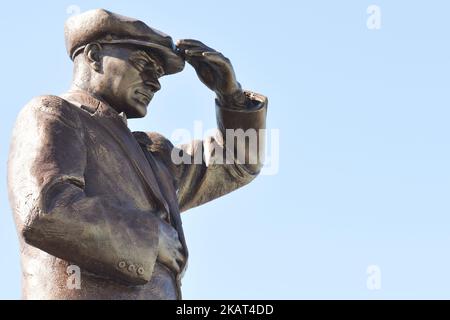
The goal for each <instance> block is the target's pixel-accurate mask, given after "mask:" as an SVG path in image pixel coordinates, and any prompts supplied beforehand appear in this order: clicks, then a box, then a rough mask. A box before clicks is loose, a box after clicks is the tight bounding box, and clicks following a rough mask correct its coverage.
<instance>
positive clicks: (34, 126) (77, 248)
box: [8, 96, 159, 285]
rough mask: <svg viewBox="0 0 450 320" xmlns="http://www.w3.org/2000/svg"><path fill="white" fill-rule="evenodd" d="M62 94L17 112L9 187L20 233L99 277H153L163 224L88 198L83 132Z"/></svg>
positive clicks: (107, 199)
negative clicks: (159, 224)
mask: <svg viewBox="0 0 450 320" xmlns="http://www.w3.org/2000/svg"><path fill="white" fill-rule="evenodd" d="M79 120H80V119H79V118H78V116H77V113H76V112H75V110H74V109H73V107H72V106H70V105H68V104H67V103H66V102H65V101H63V100H62V99H60V98H58V97H52V96H46V97H40V98H36V99H34V100H32V101H31V102H30V103H29V104H28V105H27V106H26V107H25V108H24V109H23V111H22V112H21V113H20V115H19V118H18V120H17V123H16V127H15V130H14V133H13V140H12V145H11V151H10V158H9V171H8V178H9V191H10V199H11V203H12V205H13V209H14V211H15V215H16V223H17V227H18V230H19V234H20V235H21V236H22V237H23V240H24V241H25V242H27V243H28V244H30V245H32V246H35V247H37V248H39V249H41V250H43V251H46V252H48V253H49V254H51V255H54V256H56V257H58V258H61V259H64V260H67V261H70V262H72V263H74V264H76V265H78V266H79V267H81V268H83V269H85V270H87V271H90V272H93V273H96V274H98V275H101V276H106V277H111V278H113V279H118V280H122V281H124V282H125V283H129V284H134V285H137V284H144V283H146V282H148V281H149V280H150V278H151V275H152V272H153V267H154V264H155V261H156V258H157V252H158V232H159V230H158V228H159V227H158V221H156V220H157V218H156V217H154V216H153V215H150V214H148V213H146V212H140V211H136V210H130V209H129V208H124V207H122V206H121V205H120V204H118V203H117V202H116V201H115V199H114V195H107V196H106V195H105V196H88V195H87V194H86V193H85V190H84V189H85V179H84V173H85V172H84V171H85V167H86V147H85V144H84V133H83V128H82V125H81V123H80V121H79Z"/></svg>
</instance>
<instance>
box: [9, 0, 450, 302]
mask: <svg viewBox="0 0 450 320" xmlns="http://www.w3.org/2000/svg"><path fill="white" fill-rule="evenodd" d="M371 4H376V5H379V7H380V8H381V10H382V16H381V29H380V30H369V29H368V28H367V26H366V20H367V18H368V15H367V13H366V9H367V7H368V6H369V5H371ZM70 5H76V6H78V7H79V8H80V9H81V11H86V10H88V9H93V8H97V7H104V8H107V9H109V10H111V11H114V12H118V13H121V14H124V15H128V16H132V17H136V18H140V19H142V20H144V21H146V22H147V23H148V24H150V25H152V26H154V27H157V28H159V29H160V30H162V31H164V32H166V33H168V34H170V35H172V36H173V38H174V39H179V38H195V39H199V40H201V41H203V42H205V43H206V44H208V45H210V46H211V47H213V48H216V49H218V50H220V51H222V52H223V53H224V54H225V55H226V56H228V57H229V58H230V59H231V61H232V62H233V65H234V67H235V70H236V73H237V75H238V79H239V80H240V82H241V83H242V85H243V86H244V87H245V88H248V89H252V90H255V91H257V92H260V93H263V94H265V95H267V96H268V97H269V101H270V105H269V113H268V127H269V128H271V129H279V130H280V170H279V172H278V174H276V175H271V176H261V177H259V178H258V179H257V180H256V181H255V182H254V183H252V184H251V185H249V186H247V187H245V188H243V189H241V190H239V191H237V192H235V193H233V194H230V195H228V196H226V197H223V198H221V199H219V200H217V201H215V202H213V203H210V204H207V205H204V206H202V207H200V208H196V209H193V210H191V211H189V212H187V213H186V214H184V216H183V222H184V226H185V233H186V237H187V242H188V245H189V247H190V252H191V258H190V264H189V269H188V271H187V273H186V276H185V278H184V282H183V283H184V284H183V292H184V297H185V298H187V299H199V298H206V299H216V298H233V299H241V298H254V299H259V298H261V299H271V298H273V299H282V298H287V299H294V298H357V299H366V298H368V299H379V298H447V299H448V298H450V275H449V270H450V254H449V247H450V232H449V231H450V201H449V199H450V198H449V191H450V167H449V163H450V149H449V136H450V128H449V125H448V122H449V118H450V108H449V106H450V96H449V92H450V91H449V89H450V45H449V41H448V38H449V31H450V20H449V19H448V14H449V12H450V3H448V2H446V1H414V2H410V1H381V0H378V1H364V0H363V1H361V0H353V1H339V2H338V1H331V0H329V1H322V0H316V1H219V2H215V1H213V2H212V1H189V4H188V2H186V1H177V2H175V1H148V0H146V1H120V2H119V1H116V2H113V1H79V0H73V1H58V2H56V1H38V2H31V1H20V0H19V1H7V2H4V3H2V7H1V9H2V10H1V11H0V30H1V31H0V32H1V40H2V56H1V60H0V64H1V68H0V70H1V78H0V87H1V92H2V95H1V99H2V100H1V105H2V107H1V117H0V123H1V126H0V166H1V168H2V169H1V170H0V180H1V181H2V183H0V210H1V213H0V217H1V222H0V252H1V254H0V259H1V261H0V262H1V263H0V298H19V297H20V280H19V279H20V264H19V254H18V242H17V237H16V233H15V229H14V225H13V221H12V215H11V211H10V208H9V204H8V200H7V191H6V158H7V152H8V145H9V139H10V133H11V129H12V126H13V123H14V120H15V117H16V115H17V113H18V112H19V110H20V109H21V107H22V106H23V105H24V104H25V103H26V102H27V101H29V100H30V99H31V98H32V97H33V96H37V95H42V94H59V93H62V92H64V91H65V90H66V89H67V88H68V87H69V84H70V80H71V61H70V60H69V58H68V57H67V55H66V53H65V48H64V40H63V23H64V21H65V20H66V19H67V18H68V17H69V14H68V13H67V9H68V7H69V6H70ZM162 85H163V89H162V90H161V91H160V93H158V95H157V96H156V97H155V99H154V101H153V102H152V105H151V107H150V108H151V109H150V112H149V116H148V117H147V118H145V119H141V120H134V121H131V124H130V126H131V128H132V129H134V130H138V129H139V130H148V131H159V132H161V133H163V134H165V135H166V136H168V137H170V135H171V133H172V132H173V130H174V129H177V128H186V129H189V130H192V129H193V126H194V121H195V120H201V121H203V123H204V126H205V128H212V127H214V126H215V114H214V102H213V94H212V93H211V92H209V90H208V89H207V88H206V87H204V86H203V85H202V84H201V83H200V82H199V81H198V80H197V78H196V75H195V73H194V71H193V70H192V68H191V67H187V68H186V70H185V71H184V72H183V73H180V74H177V75H174V76H172V77H167V78H164V79H163V81H162ZM369 265H377V266H378V267H379V268H380V270H381V289H380V290H375V291H373V290H368V288H367V286H366V280H367V274H366V269H367V267H368V266H369Z"/></svg>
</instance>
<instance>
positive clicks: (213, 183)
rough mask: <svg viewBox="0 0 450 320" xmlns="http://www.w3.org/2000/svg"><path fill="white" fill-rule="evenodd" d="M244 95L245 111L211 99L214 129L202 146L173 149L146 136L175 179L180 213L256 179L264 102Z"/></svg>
mask: <svg viewBox="0 0 450 320" xmlns="http://www.w3.org/2000/svg"><path fill="white" fill-rule="evenodd" d="M245 95H246V99H247V100H246V102H245V106H235V105H230V104H224V105H221V104H220V103H219V101H218V100H216V116H217V125H218V130H217V132H216V134H215V136H211V137H209V138H207V139H205V140H203V141H198V140H194V141H192V142H191V143H188V144H184V145H181V146H178V147H174V146H173V145H172V144H171V143H170V142H169V141H168V140H166V139H165V138H163V137H160V138H159V139H155V136H154V134H152V133H150V134H149V135H150V136H151V137H152V135H153V138H152V139H151V140H153V144H154V145H153V150H152V151H154V152H155V153H158V152H160V150H161V149H165V150H166V152H165V156H164V158H165V162H166V165H167V166H168V167H169V168H170V169H171V172H172V175H173V176H174V180H175V182H174V183H175V184H176V188H177V190H178V193H177V195H178V202H179V207H180V211H181V212H183V211H186V210H188V209H190V208H194V207H196V206H199V205H202V204H204V203H206V202H208V201H211V200H214V199H216V198H218V197H221V196H223V195H225V194H227V193H229V192H232V191H234V190H236V189H238V188H240V187H242V186H244V185H246V184H248V183H249V182H251V181H252V180H253V179H254V178H255V177H256V176H257V175H258V174H259V172H260V169H261V167H262V164H263V163H262V162H263V159H262V156H261V155H264V137H263V136H264V130H263V129H265V126H266V114H267V98H266V97H264V96H262V95H259V94H255V93H252V92H248V91H246V92H245ZM237 137H238V138H237ZM243 137H247V139H245V138H244V139H243ZM161 140H164V141H165V142H164V143H161V142H160V141H161ZM246 140H247V141H246ZM158 141H159V142H158ZM155 145H156V147H155ZM161 145H165V148H163V147H158V146H161ZM167 145H168V146H167Z"/></svg>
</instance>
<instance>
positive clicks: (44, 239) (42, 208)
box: [8, 91, 267, 299]
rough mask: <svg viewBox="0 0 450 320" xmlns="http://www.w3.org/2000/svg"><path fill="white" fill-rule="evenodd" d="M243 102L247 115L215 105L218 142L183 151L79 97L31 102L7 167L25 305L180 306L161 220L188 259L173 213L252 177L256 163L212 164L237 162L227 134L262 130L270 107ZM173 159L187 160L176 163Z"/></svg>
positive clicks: (253, 99)
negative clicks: (169, 302)
mask: <svg viewBox="0 0 450 320" xmlns="http://www.w3.org/2000/svg"><path fill="white" fill-rule="evenodd" d="M246 95H247V100H248V101H247V104H246V105H247V107H245V108H242V107H237V106H232V105H224V106H220V105H219V103H218V102H217V101H216V113H217V123H218V127H219V130H218V135H217V136H216V137H211V138H210V139H206V140H205V141H193V142H191V143H190V144H186V145H182V146H180V147H174V146H173V145H172V144H171V143H170V141H168V140H167V139H166V138H164V137H163V136H161V135H159V134H157V133H144V132H131V131H130V130H129V129H128V127H127V125H126V123H125V122H124V119H123V118H122V117H121V116H120V115H119V114H118V113H117V112H116V111H115V110H114V109H113V108H111V107H110V106H109V105H107V104H106V103H103V102H101V101H99V100H97V99H95V98H93V97H92V96H90V95H88V94H86V93H84V92H81V91H80V92H78V91H77V92H69V93H68V94H65V95H63V96H61V97H58V96H42V97H37V98H35V99H33V100H32V101H31V102H29V103H28V104H27V105H26V106H25V107H24V109H23V110H22V111H21V112H20V114H19V116H18V119H17V122H16V126H15V129H14V131H13V138H12V143H11V149H10V155H9V161H8V184H9V197H10V203H11V206H12V209H13V212H14V217H15V222H16V225H17V230H18V234H19V239H20V245H21V263H22V270H23V278H22V286H23V290H22V291H23V297H24V298H32V299H177V298H180V297H181V296H180V295H179V281H180V278H181V274H173V273H172V272H171V271H170V270H169V269H168V268H167V267H166V266H164V265H163V264H161V263H160V262H159V261H158V259H157V255H158V241H159V230H158V228H159V227H158V225H159V221H160V219H163V220H165V221H166V222H168V223H170V224H171V225H172V226H173V228H175V229H176V231H177V232H178V235H179V238H180V241H181V243H182V244H183V247H184V253H185V255H186V257H187V255H188V251H187V247H186V242H185V238H184V234H183V228H182V225H181V218H180V212H183V211H185V210H187V209H189V208H193V207H195V206H198V205H201V204H204V203H206V202H208V201H210V200H213V199H215V198H217V197H220V196H222V195H224V194H227V193H229V192H231V191H233V190H235V189H237V188H239V187H241V186H243V185H245V184H247V183H249V182H250V181H251V180H252V179H254V178H255V177H256V175H257V174H258V172H259V170H260V167H261V162H260V161H258V162H257V163H256V164H253V165H249V164H240V163H238V161H232V163H228V164H220V163H215V162H214V159H215V157H216V156H217V155H219V154H220V153H227V152H228V153H231V154H232V155H234V156H235V152H236V151H237V150H236V149H237V148H238V147H237V146H234V147H233V148H232V149H233V150H231V149H230V148H227V145H226V144H225V143H224V139H223V137H224V136H225V130H226V129H238V128H240V129H244V130H247V129H250V128H254V129H263V128H265V118H266V109H267V99H266V98H265V97H263V96H260V95H257V94H253V93H249V92H247V93H246ZM259 143H260V145H259V147H260V148H262V147H263V142H262V141H259ZM245 151H246V152H247V155H248V153H251V152H254V150H253V151H251V150H248V148H247V150H245ZM174 154H176V155H179V156H180V157H182V158H183V159H184V160H185V161H183V162H181V163H178V162H176V161H175V162H174V161H173V160H172V155H174ZM198 155H200V159H201V161H200V162H199V163H196V162H195V161H194V158H195V159H196V160H197V161H198V159H199V157H198ZM233 159H234V158H233ZM189 160H192V161H189ZM69 265H76V266H78V267H79V268H80V270H81V288H78V289H72V288H70V286H68V281H69V280H70V276H69V275H68V273H67V272H68V269H67V268H68V266H69ZM184 269H185V267H184V268H183V270H184ZM70 281H71V280H70Z"/></svg>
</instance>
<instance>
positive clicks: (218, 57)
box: [202, 51, 231, 66]
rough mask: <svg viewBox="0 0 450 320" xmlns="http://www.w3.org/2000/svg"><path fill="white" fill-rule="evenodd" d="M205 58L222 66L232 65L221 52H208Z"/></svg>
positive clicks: (204, 53)
mask: <svg viewBox="0 0 450 320" xmlns="http://www.w3.org/2000/svg"><path fill="white" fill-rule="evenodd" d="M202 55H203V56H204V57H205V58H207V59H208V60H209V61H211V62H215V63H218V64H220V65H224V66H225V65H230V64H231V63H230V60H229V59H228V58H226V57H224V56H223V54H221V53H220V52H210V51H206V52H203V54H202Z"/></svg>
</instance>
